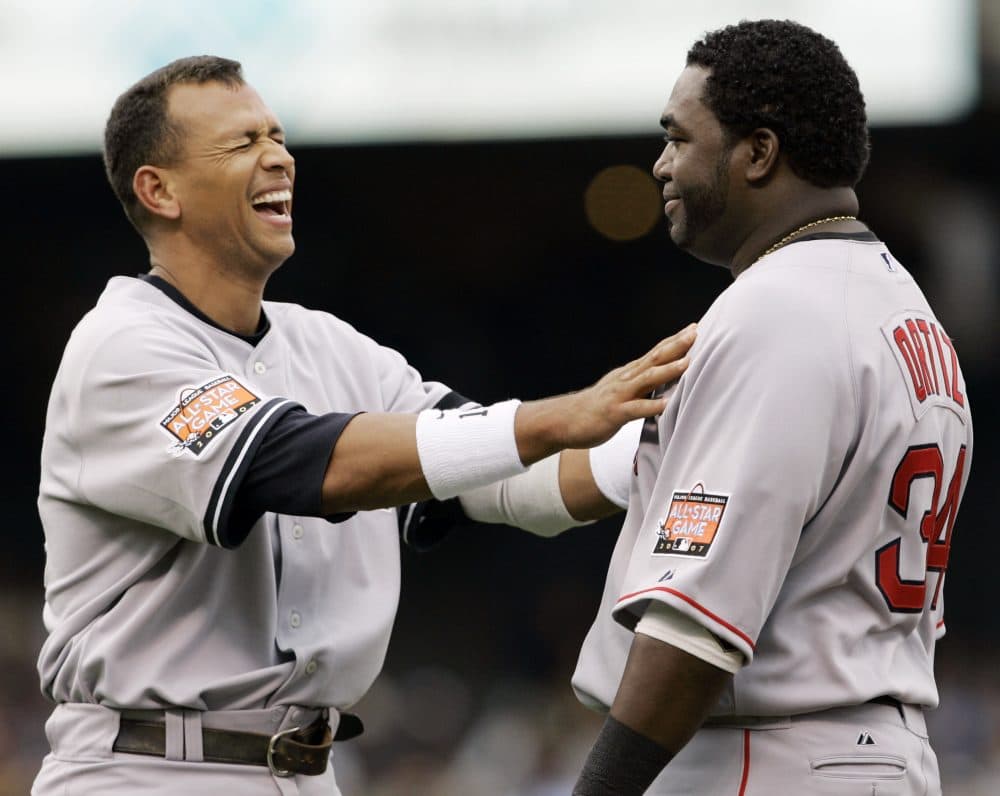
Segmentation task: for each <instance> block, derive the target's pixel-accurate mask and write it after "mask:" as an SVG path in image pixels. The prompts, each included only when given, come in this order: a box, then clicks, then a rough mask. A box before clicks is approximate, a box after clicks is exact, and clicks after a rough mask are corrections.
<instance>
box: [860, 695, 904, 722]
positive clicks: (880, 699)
mask: <svg viewBox="0 0 1000 796" xmlns="http://www.w3.org/2000/svg"><path fill="white" fill-rule="evenodd" d="M868 704H869V705H887V706H888V707H890V708H896V710H898V711H899V717H900V718H901V719H903V721H906V715H905V714H904V713H903V703H902V702H901V701H899V700H898V699H896V697H891V696H877V697H873V698H872V699H869V700H868Z"/></svg>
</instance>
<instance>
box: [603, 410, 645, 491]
mask: <svg viewBox="0 0 1000 796" xmlns="http://www.w3.org/2000/svg"><path fill="white" fill-rule="evenodd" d="M644 422H645V421H644V420H643V419H642V418H639V419H638V420H630V421H629V422H628V423H626V424H625V425H624V426H622V427H621V428H620V429H618V431H617V432H616V433H615V435H614V436H613V437H612V438H611V439H609V440H608V441H607V442H604V443H602V444H600V445H598V446H597V447H596V448H591V449H590V472H591V474H592V475H593V476H594V483H596V484H597V488H598V489H600V490H601V493H602V494H603V495H604V497H606V498H607V499H608V500H610V501H611V502H612V503H614V504H615V505H616V506H618V508H620V509H624V508H628V493H629V490H630V489H631V487H632V463H633V462H634V461H635V452H636V449H637V448H638V447H639V437H640V436H641V435H642V424H643V423H644Z"/></svg>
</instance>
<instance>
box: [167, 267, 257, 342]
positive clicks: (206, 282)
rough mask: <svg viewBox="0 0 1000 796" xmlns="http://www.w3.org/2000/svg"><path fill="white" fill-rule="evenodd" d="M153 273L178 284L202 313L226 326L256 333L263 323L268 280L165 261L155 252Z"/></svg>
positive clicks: (240, 332)
mask: <svg viewBox="0 0 1000 796" xmlns="http://www.w3.org/2000/svg"><path fill="white" fill-rule="evenodd" d="M150 266H151V267H150V271H149V272H150V274H152V275H154V276H158V277H160V278H161V279H163V280H165V281H166V282H169V283H170V284H171V285H173V286H174V287H176V288H177V289H178V290H179V291H180V292H181V293H182V294H184V297H185V298H186V299H187V300H188V301H190V302H191V303H192V304H194V306H196V307H197V308H198V309H199V310H200V311H201V312H203V313H204V314H205V315H207V316H208V317H209V318H211V319H212V320H213V321H215V322H216V323H217V324H219V326H221V327H223V328H224V329H229V330H230V331H233V332H236V333H237V334H242V335H252V334H254V333H255V332H256V331H257V327H258V325H259V324H260V315H261V303H262V302H263V299H264V285H265V282H266V279H264V280H258V279H253V278H249V277H247V275H246V274H244V273H240V272H236V271H232V270H229V269H225V268H220V267H218V266H211V265H203V264H199V265H194V264H192V263H191V262H190V261H185V263H184V264H183V265H179V264H178V262H176V261H164V260H161V259H160V258H159V257H157V256H156V253H152V254H151V256H150Z"/></svg>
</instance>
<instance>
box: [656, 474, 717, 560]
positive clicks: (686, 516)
mask: <svg viewBox="0 0 1000 796" xmlns="http://www.w3.org/2000/svg"><path fill="white" fill-rule="evenodd" d="M695 490H700V491H695ZM728 502H729V495H711V494H709V493H708V492H706V491H705V487H704V486H703V485H702V484H700V483H699V484H696V485H695V486H694V487H693V488H692V489H691V490H690V491H688V492H674V495H673V500H671V501H670V510H669V511H668V512H667V516H666V517H665V518H664V519H663V522H661V523H660V524H659V526H658V528H657V531H656V546H655V547H654V548H653V555H667V556H688V557H693V558H705V556H707V555H708V553H709V551H710V550H711V549H712V542H713V541H715V535H716V534H717V533H718V531H719V524H720V523H721V522H722V515H723V513H724V512H725V510H726V503H728Z"/></svg>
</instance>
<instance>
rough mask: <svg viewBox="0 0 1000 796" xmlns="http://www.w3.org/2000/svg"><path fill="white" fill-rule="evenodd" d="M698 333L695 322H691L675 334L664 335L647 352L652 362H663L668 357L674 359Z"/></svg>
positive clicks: (690, 343)
mask: <svg viewBox="0 0 1000 796" xmlns="http://www.w3.org/2000/svg"><path fill="white" fill-rule="evenodd" d="M697 335H698V326H697V324H694V323H691V324H688V325H687V326H685V327H684V328H683V329H681V331H679V332H677V334H674V335H671V336H670V337H666V338H664V339H663V340H661V341H660V342H659V343H657V344H656V345H655V346H654V347H653V349H652V350H651V351H650V352H649V353H650V355H651V359H652V360H653V361H654V362H665V361H666V360H668V359H676V358H677V357H679V356H681V355H682V354H684V353H686V352H687V350H688V349H689V348H690V347H691V346H692V344H693V343H694V340H695V337H697Z"/></svg>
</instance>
